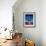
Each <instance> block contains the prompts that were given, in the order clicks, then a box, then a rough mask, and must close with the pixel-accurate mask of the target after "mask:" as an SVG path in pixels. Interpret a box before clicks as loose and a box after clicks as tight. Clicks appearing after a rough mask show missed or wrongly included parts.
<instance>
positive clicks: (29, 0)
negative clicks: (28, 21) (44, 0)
mask: <svg viewBox="0 0 46 46" xmlns="http://www.w3.org/2000/svg"><path fill="white" fill-rule="evenodd" d="M16 4H17V5H16ZM16 4H15V5H14V6H13V13H14V19H15V22H14V23H15V28H16V29H17V30H18V32H22V33H23V35H24V37H25V38H27V39H31V40H33V41H35V44H36V46H41V34H40V32H41V30H40V21H41V20H40V15H41V1H40V0H23V2H22V3H19V1H18V3H16ZM23 12H36V27H35V28H24V27H23Z"/></svg>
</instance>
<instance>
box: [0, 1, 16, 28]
mask: <svg viewBox="0 0 46 46" xmlns="http://www.w3.org/2000/svg"><path fill="white" fill-rule="evenodd" d="M15 2H16V0H0V27H7V28H9V29H12V6H13V4H14V3H15Z"/></svg>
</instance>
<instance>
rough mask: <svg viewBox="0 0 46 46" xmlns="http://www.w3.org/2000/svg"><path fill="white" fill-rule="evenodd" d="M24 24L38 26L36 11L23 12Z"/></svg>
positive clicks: (28, 26) (30, 26)
mask: <svg viewBox="0 0 46 46" xmlns="http://www.w3.org/2000/svg"><path fill="white" fill-rule="evenodd" d="M23 26H24V27H27V28H33V27H36V12H24V13H23Z"/></svg>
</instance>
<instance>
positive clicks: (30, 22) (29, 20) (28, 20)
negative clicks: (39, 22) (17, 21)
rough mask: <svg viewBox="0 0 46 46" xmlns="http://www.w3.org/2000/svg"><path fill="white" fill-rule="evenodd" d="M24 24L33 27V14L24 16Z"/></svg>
mask: <svg viewBox="0 0 46 46" xmlns="http://www.w3.org/2000/svg"><path fill="white" fill-rule="evenodd" d="M25 24H26V25H33V14H25Z"/></svg>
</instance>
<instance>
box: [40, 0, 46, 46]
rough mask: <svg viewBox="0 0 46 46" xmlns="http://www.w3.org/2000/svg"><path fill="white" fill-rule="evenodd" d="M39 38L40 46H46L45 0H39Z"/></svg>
mask: <svg viewBox="0 0 46 46" xmlns="http://www.w3.org/2000/svg"><path fill="white" fill-rule="evenodd" d="M40 20H41V38H42V46H46V0H42V1H41V19H40Z"/></svg>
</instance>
